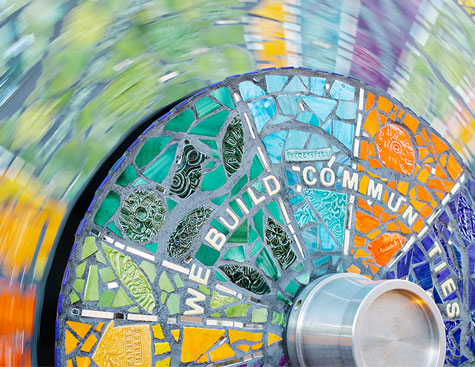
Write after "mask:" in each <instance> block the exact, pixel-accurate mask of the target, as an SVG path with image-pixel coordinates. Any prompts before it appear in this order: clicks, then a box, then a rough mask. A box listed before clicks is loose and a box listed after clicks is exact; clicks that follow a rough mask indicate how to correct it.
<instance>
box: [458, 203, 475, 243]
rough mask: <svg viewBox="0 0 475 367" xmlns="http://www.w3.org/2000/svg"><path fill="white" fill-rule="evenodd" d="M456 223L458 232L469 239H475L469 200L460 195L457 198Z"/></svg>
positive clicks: (474, 226)
mask: <svg viewBox="0 0 475 367" xmlns="http://www.w3.org/2000/svg"><path fill="white" fill-rule="evenodd" d="M457 217H458V224H459V229H460V232H462V235H463V236H464V237H465V238H466V239H467V240H469V241H475V217H474V214H473V210H472V208H471V207H470V202H469V200H468V199H467V198H466V197H465V196H464V195H460V197H459V200H458V211H457Z"/></svg>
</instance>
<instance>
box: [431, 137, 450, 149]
mask: <svg viewBox="0 0 475 367" xmlns="http://www.w3.org/2000/svg"><path fill="white" fill-rule="evenodd" d="M430 138H431V140H432V144H433V145H434V148H435V152H436V153H437V154H440V153H443V152H445V151H447V150H449V147H448V146H447V145H446V144H445V143H444V142H443V141H442V139H440V138H439V137H438V136H437V135H435V134H432V133H431V134H430Z"/></svg>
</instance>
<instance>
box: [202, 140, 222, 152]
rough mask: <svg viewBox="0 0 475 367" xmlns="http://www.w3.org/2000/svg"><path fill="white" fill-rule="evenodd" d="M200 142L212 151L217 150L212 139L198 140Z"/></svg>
mask: <svg viewBox="0 0 475 367" xmlns="http://www.w3.org/2000/svg"><path fill="white" fill-rule="evenodd" d="M200 141H201V142H202V143H203V144H206V145H207V146H209V147H210V148H212V149H214V150H217V149H218V144H217V143H216V141H215V140H212V139H200Z"/></svg>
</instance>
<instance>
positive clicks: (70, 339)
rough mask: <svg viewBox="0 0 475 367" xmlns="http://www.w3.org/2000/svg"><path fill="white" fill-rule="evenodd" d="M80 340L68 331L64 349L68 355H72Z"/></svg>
mask: <svg viewBox="0 0 475 367" xmlns="http://www.w3.org/2000/svg"><path fill="white" fill-rule="evenodd" d="M78 343H79V340H77V339H76V337H75V336H74V335H73V334H72V333H71V332H70V331H69V330H66V338H65V340H64V349H65V350H66V354H69V353H71V352H72V351H73V350H74V349H75V348H76V347H77V346H78Z"/></svg>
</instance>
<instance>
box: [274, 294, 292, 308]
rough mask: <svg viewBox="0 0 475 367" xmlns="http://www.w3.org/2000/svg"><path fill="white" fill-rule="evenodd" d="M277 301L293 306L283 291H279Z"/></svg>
mask: <svg viewBox="0 0 475 367" xmlns="http://www.w3.org/2000/svg"><path fill="white" fill-rule="evenodd" d="M277 300H278V301H281V302H284V303H285V304H286V305H289V306H290V305H291V304H292V301H290V300H288V299H287V298H285V297H284V295H283V294H282V292H281V291H277Z"/></svg>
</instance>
